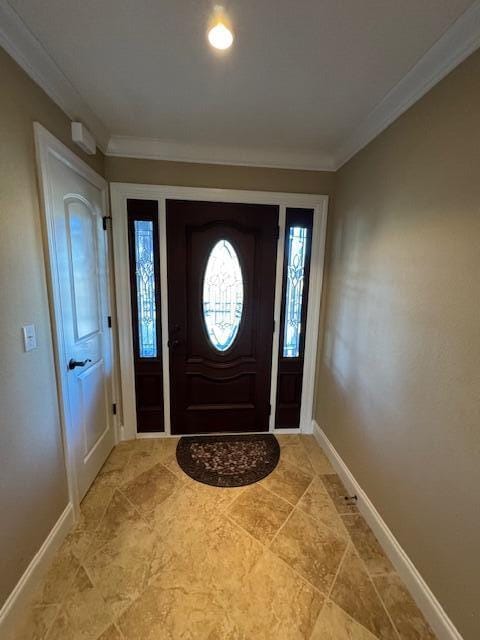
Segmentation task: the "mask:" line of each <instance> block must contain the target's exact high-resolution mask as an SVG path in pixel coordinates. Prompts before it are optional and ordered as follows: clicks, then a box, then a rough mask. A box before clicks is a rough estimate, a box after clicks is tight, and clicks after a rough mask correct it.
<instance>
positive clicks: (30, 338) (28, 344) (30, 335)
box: [22, 324, 37, 351]
mask: <svg viewBox="0 0 480 640" xmlns="http://www.w3.org/2000/svg"><path fill="white" fill-rule="evenodd" d="M22 335H23V346H24V348H25V351H33V349H36V348H37V333H36V331H35V325H34V324H26V325H24V326H23V327H22Z"/></svg>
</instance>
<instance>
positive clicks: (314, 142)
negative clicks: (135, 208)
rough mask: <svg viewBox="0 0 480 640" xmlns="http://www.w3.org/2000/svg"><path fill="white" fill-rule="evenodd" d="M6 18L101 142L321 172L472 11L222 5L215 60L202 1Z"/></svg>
mask: <svg viewBox="0 0 480 640" xmlns="http://www.w3.org/2000/svg"><path fill="white" fill-rule="evenodd" d="M9 4H10V6H11V7H12V8H13V9H14V10H15V12H16V13H17V14H18V16H19V17H20V18H21V20H22V21H23V22H24V23H25V25H26V26H27V27H28V29H29V30H30V31H31V32H32V33H33V35H34V36H35V37H36V38H37V39H38V40H39V42H40V43H41V44H42V45H43V47H44V49H45V50H46V52H47V53H48V54H49V55H50V57H51V58H52V59H53V60H54V62H55V63H56V65H57V66H58V67H59V69H60V70H61V71H62V72H63V74H64V75H65V76H66V78H67V79H68V80H69V81H70V83H71V84H72V85H73V86H74V87H75V89H76V90H77V91H78V93H79V94H80V95H81V97H82V98H83V100H84V102H85V103H87V105H88V106H89V107H90V109H91V110H92V111H93V112H94V113H95V115H96V116H97V117H98V118H99V119H100V120H101V121H102V122H103V124H104V125H105V127H106V129H107V130H108V132H109V133H110V134H113V135H120V136H135V137H140V138H155V139H160V140H162V141H165V142H167V143H173V144H176V145H178V148H181V147H182V145H183V146H184V148H185V149H187V148H188V149H192V148H195V147H199V148H200V147H201V148H203V149H204V153H203V154H204V155H205V153H207V157H208V149H215V148H228V149H229V150H230V151H231V152H232V153H234V151H232V150H234V149H239V150H240V151H242V152H243V156H244V157H248V153H249V152H252V153H253V154H255V153H256V154H257V155H258V153H263V154H264V155H265V157H267V156H269V157H273V156H274V155H275V154H279V157H285V158H287V157H288V154H291V157H292V158H294V157H297V158H300V157H302V156H303V157H305V158H315V157H318V158H323V159H324V158H330V157H331V158H333V157H335V156H336V155H338V152H339V150H340V149H341V148H342V147H343V146H344V145H345V142H346V140H348V138H349V136H352V135H353V134H354V133H355V131H356V129H357V128H358V127H359V126H360V125H361V123H362V122H364V121H365V120H366V119H367V118H368V116H369V114H371V112H372V110H374V108H375V107H376V106H377V105H378V104H379V103H381V101H382V99H384V97H385V96H386V94H388V92H389V91H390V90H392V88H394V87H395V86H396V85H397V84H398V83H399V82H400V81H401V80H402V78H403V77H404V76H405V75H406V74H407V73H408V72H409V71H410V70H411V69H412V67H414V66H415V65H416V63H417V62H418V61H419V60H420V59H421V58H422V56H424V54H425V53H426V52H427V51H428V50H429V49H430V48H431V47H432V45H434V43H435V42H436V41H437V40H438V39H439V38H440V37H441V36H442V35H443V34H444V33H445V32H446V31H447V30H448V29H449V28H450V27H451V26H452V25H453V23H454V22H455V21H456V20H457V19H458V18H459V17H460V16H461V15H462V14H463V13H464V12H465V10H466V9H468V8H469V7H470V5H472V4H474V3H473V1H472V0H296V1H295V0H230V1H229V2H224V3H223V4H224V6H226V8H227V11H228V13H229V15H230V17H231V19H232V22H233V26H234V31H235V38H236V39H235V42H234V46H233V47H232V49H231V50H230V51H228V52H226V53H224V54H223V55H222V54H219V53H218V52H215V51H214V50H212V49H211V48H210V47H209V46H208V44H207V41H206V26H207V22H208V18H209V15H210V13H211V10H212V7H213V3H212V2H210V1H208V0H130V1H126V2H118V0H103V1H101V2H99V1H98V0H82V2H78V0H42V2H38V0H9ZM205 149H207V152H205ZM212 154H213V155H214V152H213V151H212Z"/></svg>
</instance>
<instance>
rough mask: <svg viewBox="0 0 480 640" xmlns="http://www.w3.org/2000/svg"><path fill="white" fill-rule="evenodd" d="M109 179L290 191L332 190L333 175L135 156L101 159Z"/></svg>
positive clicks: (190, 185) (330, 191) (141, 182)
mask: <svg viewBox="0 0 480 640" xmlns="http://www.w3.org/2000/svg"><path fill="white" fill-rule="evenodd" d="M105 163H106V174H107V178H108V180H109V181H110V182H135V183H140V184H167V185H173V186H176V187H210V188H218V189H250V190H252V191H283V192H292V193H313V194H322V195H329V194H330V193H332V188H333V181H334V176H335V174H334V173H332V172H329V171H293V170H290V169H266V168H262V167H229V166H224V165H218V164H197V163H188V162H166V161H163V160H139V159H136V158H114V157H109V156H107V157H106V158H105Z"/></svg>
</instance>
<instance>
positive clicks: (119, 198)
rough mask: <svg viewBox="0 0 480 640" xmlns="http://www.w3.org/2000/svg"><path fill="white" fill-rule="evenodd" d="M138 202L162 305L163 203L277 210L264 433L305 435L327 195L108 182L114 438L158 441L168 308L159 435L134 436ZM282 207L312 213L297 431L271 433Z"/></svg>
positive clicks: (165, 360) (166, 394)
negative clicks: (116, 410) (151, 220)
mask: <svg viewBox="0 0 480 640" xmlns="http://www.w3.org/2000/svg"><path fill="white" fill-rule="evenodd" d="M129 198H132V199H135V198H138V199H146V200H156V201H157V202H158V218H159V219H158V233H159V236H160V237H159V247H160V256H159V257H160V287H161V296H162V300H164V301H165V300H167V298H166V296H167V286H168V274H167V238H166V201H167V200H199V201H211V202H237V203H242V204H247V203H249V204H271V205H276V206H278V208H279V221H278V224H279V239H278V245H277V267H276V276H275V303H274V320H275V331H274V334H273V346H272V376H271V388H270V402H271V405H272V411H271V415H270V424H269V432H270V433H279V434H281V433H283V434H288V433H299V432H300V433H311V432H312V418H313V409H314V407H313V402H314V390H315V369H316V354H317V343H318V328H319V321H320V302H321V297H322V284H323V266H324V257H325V238H326V229H327V211H328V196H327V195H320V194H319V195H312V194H300V193H278V192H270V191H247V190H234V189H212V188H205V187H176V186H168V185H151V184H134V183H126V182H112V183H110V201H111V212H112V230H113V250H114V270H115V292H116V302H117V320H118V339H119V352H120V369H121V394H122V422H121V424H120V426H119V434H120V439H122V440H128V439H131V438H152V437H153V438H158V437H169V436H171V431H170V367H169V350H168V345H167V343H168V306H167V304H162V309H161V327H162V365H163V402H164V425H165V431H164V432H157V433H138V432H137V417H136V404H135V372H134V362H133V336H132V324H131V317H132V316H131V292H130V275H129V269H130V265H129V259H128V255H129V254H128V233H127V199H129ZM287 207H297V208H309V209H313V211H314V214H313V235H312V254H311V266H310V289H309V301H308V312H307V326H306V333H305V362H304V374H303V388H302V408H301V414H300V427H299V428H298V429H275V426H274V425H275V409H276V396H277V393H276V392H277V373H278V348H279V331H280V310H281V303H282V284H283V283H282V278H283V260H284V243H285V238H284V236H285V215H286V209H287Z"/></svg>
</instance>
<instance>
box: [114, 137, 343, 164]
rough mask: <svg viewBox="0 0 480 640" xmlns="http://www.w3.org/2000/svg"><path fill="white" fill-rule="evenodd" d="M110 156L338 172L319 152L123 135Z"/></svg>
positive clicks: (115, 143)
mask: <svg viewBox="0 0 480 640" xmlns="http://www.w3.org/2000/svg"><path fill="white" fill-rule="evenodd" d="M107 156H118V157H122V158H142V159H149V160H167V161H170V162H193V163H201V164H223V165H234V166H245V167H265V168H271V169H297V170H303V171H333V170H334V159H333V158H332V157H331V156H329V155H325V154H322V153H316V152H310V153H302V152H295V151H288V150H286V151H285V150H277V151H275V150H269V149H252V148H246V147H243V148H242V147H223V146H217V145H198V144H188V143H181V142H172V141H167V140H160V139H158V138H140V137H135V136H119V135H113V136H112V137H111V138H110V141H109V143H108V147H107Z"/></svg>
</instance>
